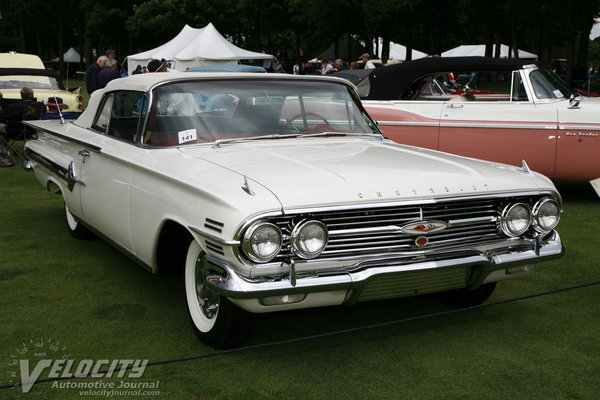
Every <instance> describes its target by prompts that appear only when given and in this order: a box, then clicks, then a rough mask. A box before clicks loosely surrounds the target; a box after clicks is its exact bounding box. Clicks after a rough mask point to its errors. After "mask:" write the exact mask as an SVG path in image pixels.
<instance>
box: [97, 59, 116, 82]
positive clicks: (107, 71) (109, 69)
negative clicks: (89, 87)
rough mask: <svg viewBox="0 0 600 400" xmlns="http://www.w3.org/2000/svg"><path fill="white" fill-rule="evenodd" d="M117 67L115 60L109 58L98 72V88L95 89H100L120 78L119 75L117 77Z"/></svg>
mask: <svg viewBox="0 0 600 400" xmlns="http://www.w3.org/2000/svg"><path fill="white" fill-rule="evenodd" d="M118 67H119V63H118V62H117V60H115V59H114V58H109V59H108V61H106V66H105V67H104V68H102V69H101V70H100V72H98V79H97V83H98V87H97V88H96V89H102V88H103V87H105V86H106V84H107V83H108V82H110V81H112V80H113V79H117V78H120V77H121V75H119V71H117V68H118Z"/></svg>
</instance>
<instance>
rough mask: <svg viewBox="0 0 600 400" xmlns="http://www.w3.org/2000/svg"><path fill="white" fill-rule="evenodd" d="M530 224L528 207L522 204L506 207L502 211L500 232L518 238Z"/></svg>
mask: <svg viewBox="0 0 600 400" xmlns="http://www.w3.org/2000/svg"><path fill="white" fill-rule="evenodd" d="M530 224H531V212H530V211H529V207H528V206H527V205H526V204H523V203H517V204H513V205H509V206H507V207H506V208H505V209H504V211H502V218H501V225H502V231H503V232H504V233H505V234H507V235H508V236H519V235H521V234H523V233H524V232H525V231H526V230H527V229H529V225H530Z"/></svg>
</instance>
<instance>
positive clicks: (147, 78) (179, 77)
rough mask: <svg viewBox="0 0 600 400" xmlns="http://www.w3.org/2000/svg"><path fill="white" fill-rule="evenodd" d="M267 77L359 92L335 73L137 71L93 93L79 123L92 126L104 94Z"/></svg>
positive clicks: (83, 125) (268, 78)
mask: <svg viewBox="0 0 600 400" xmlns="http://www.w3.org/2000/svg"><path fill="white" fill-rule="evenodd" d="M223 78H225V79H249V80H250V79H252V80H257V79H263V80H275V79H276V80H306V81H315V80H327V81H332V82H338V83H343V84H345V85H347V86H352V87H353V89H354V90H355V91H356V87H355V86H354V85H352V84H351V83H349V82H348V81H347V80H345V79H341V78H335V77H332V76H322V75H289V74H273V73H271V74H256V73H234V72H176V71H173V72H153V73H147V74H137V75H132V76H127V77H124V78H119V79H113V80H112V81H110V82H108V84H107V85H106V87H105V88H103V89H100V90H96V91H94V93H92V95H91V96H90V100H89V102H88V106H87V108H86V109H85V111H84V112H83V113H82V114H81V115H80V116H79V118H78V119H77V121H76V122H75V123H76V125H78V126H81V127H90V126H91V125H92V122H93V119H94V117H95V115H96V111H97V110H98V107H99V105H100V101H101V100H102V97H103V95H104V93H107V92H112V91H117V90H128V91H139V92H148V91H149V90H151V89H152V88H153V87H154V86H156V85H159V84H161V83H165V82H173V81H186V80H190V81H193V80H198V79H209V80H210V79H223Z"/></svg>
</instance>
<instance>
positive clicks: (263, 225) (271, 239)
mask: <svg viewBox="0 0 600 400" xmlns="http://www.w3.org/2000/svg"><path fill="white" fill-rule="evenodd" d="M328 238H329V235H328V233H327V227H326V226H325V224H323V223H322V222H320V221H317V220H304V221H302V222H300V223H299V224H297V225H296V226H295V227H294V229H293V230H292V233H291V234H290V236H289V238H285V240H286V241H287V239H289V245H290V249H291V251H292V253H293V254H295V255H297V256H299V257H301V258H304V259H311V258H316V257H318V256H319V255H320V254H321V253H322V252H323V250H324V249H325V246H327V240H328ZM286 244H287V243H286ZM283 246H284V236H283V234H282V232H281V229H279V227H277V225H275V224H272V223H270V222H265V221H258V222H255V223H254V224H252V225H250V227H248V229H246V232H245V234H244V237H243V239H242V249H243V250H244V254H246V256H248V258H250V259H251V260H252V261H254V262H258V263H266V262H269V261H271V260H272V259H273V258H275V257H276V256H277V255H278V254H279V252H280V251H281V248H282V247H283Z"/></svg>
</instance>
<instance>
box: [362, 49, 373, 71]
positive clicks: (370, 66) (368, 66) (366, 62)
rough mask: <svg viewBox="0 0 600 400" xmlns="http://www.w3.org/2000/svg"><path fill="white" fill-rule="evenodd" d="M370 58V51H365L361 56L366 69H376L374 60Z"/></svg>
mask: <svg viewBox="0 0 600 400" xmlns="http://www.w3.org/2000/svg"><path fill="white" fill-rule="evenodd" d="M370 58H371V56H370V55H369V53H364V54H363V55H362V56H360V59H361V60H362V62H363V64H364V65H365V66H364V69H375V64H373V61H371V60H370Z"/></svg>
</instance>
